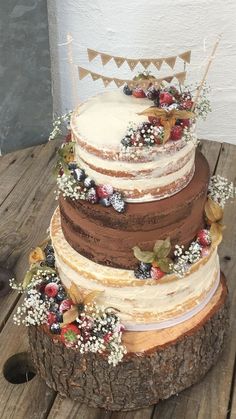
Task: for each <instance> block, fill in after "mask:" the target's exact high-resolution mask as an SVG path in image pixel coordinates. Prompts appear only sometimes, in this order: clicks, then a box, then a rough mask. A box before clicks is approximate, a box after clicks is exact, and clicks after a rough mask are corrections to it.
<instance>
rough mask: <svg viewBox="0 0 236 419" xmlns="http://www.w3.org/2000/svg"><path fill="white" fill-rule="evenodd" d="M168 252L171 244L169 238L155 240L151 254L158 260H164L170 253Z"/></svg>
mask: <svg viewBox="0 0 236 419" xmlns="http://www.w3.org/2000/svg"><path fill="white" fill-rule="evenodd" d="M170 250H171V243H170V238H169V237H167V239H165V240H157V241H156V243H155V245H154V248H153V252H154V253H155V256H156V258H158V259H162V258H166V257H167V256H168V254H169V253H170Z"/></svg>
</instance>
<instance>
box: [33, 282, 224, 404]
mask: <svg viewBox="0 0 236 419" xmlns="http://www.w3.org/2000/svg"><path fill="white" fill-rule="evenodd" d="M227 294H228V292H227V286H226V281H225V278H224V276H223V274H221V282H220V285H219V287H218V289H217V291H216V293H215V294H214V296H213V298H212V300H211V301H210V303H208V305H207V306H206V307H205V308H204V309H203V310H202V311H201V312H200V313H198V314H197V315H195V316H194V317H192V318H191V319H190V320H188V321H186V322H184V323H181V324H179V325H177V326H175V327H171V328H168V329H164V330H158V331H151V332H125V333H124V335H123V336H124V339H123V341H124V344H125V345H126V347H127V350H128V353H127V355H126V356H125V357H124V358H123V360H122V362H120V363H119V364H118V365H117V366H116V367H113V366H111V365H109V364H108V362H107V359H106V358H105V356H102V355H98V354H92V353H87V354H83V355H82V354H80V353H79V352H78V350H77V351H76V350H74V349H71V348H67V347H66V346H64V345H63V343H61V342H60V341H55V340H53V339H52V338H51V336H50V335H48V334H47V333H45V331H44V330H43V328H42V327H30V328H29V340H30V348H31V352H32V357H33V361H34V364H35V367H36V370H37V372H38V374H39V375H40V376H41V377H42V378H43V379H44V380H45V381H46V383H47V384H48V385H49V387H52V388H53V389H54V390H56V391H58V392H59V393H60V394H61V395H63V396H66V397H70V398H71V399H75V400H78V401H79V402H84V403H86V404H87V405H89V406H92V407H100V408H105V409H108V410H132V409H138V408H143V407H146V406H148V405H152V404H155V403H157V402H158V401H159V400H162V399H167V398H168V397H170V396H172V395H174V394H176V393H179V392H180V391H182V390H184V389H186V388H187V387H189V386H191V385H192V384H194V383H196V382H197V381H199V380H200V379H201V378H202V377H203V376H204V374H206V372H207V371H208V370H209V369H210V368H211V367H212V366H213V365H214V364H215V362H216V360H217V358H218V356H219V354H220V353H221V351H222V349H223V343H224V339H225V335H226V331H227V329H228V323H229V320H228V298H227Z"/></svg>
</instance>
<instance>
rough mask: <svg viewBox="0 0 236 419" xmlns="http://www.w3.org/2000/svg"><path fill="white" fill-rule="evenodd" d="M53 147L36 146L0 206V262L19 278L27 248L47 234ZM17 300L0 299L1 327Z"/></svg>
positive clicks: (13, 297) (13, 296)
mask: <svg viewBox="0 0 236 419" xmlns="http://www.w3.org/2000/svg"><path fill="white" fill-rule="evenodd" d="M55 147H56V143H49V144H47V145H45V146H39V148H38V147H36V148H35V152H34V154H35V156H36V158H35V160H34V163H33V164H29V166H28V167H29V170H28V171H27V170H26V172H25V173H24V174H23V175H22V177H21V179H20V180H19V182H18V184H17V186H16V187H15V188H14V189H13V190H12V192H11V194H10V195H9V196H8V197H7V198H6V199H5V201H4V202H3V204H2V205H1V207H0V219H1V225H0V237H1V241H0V263H1V265H2V266H5V267H8V268H11V269H13V270H14V272H15V275H16V278H17V279H18V280H21V279H22V277H23V275H24V273H25V270H26V267H27V258H28V253H29V250H30V248H31V247H33V246H35V245H36V244H37V243H39V242H40V241H41V240H42V239H43V238H44V237H45V236H46V230H47V228H48V225H49V222H50V218H51V215H52V212H53V210H54V208H55V206H56V202H55V199H54V189H55V180H54V178H53V176H52V174H51V171H52V167H53V165H54V161H55ZM38 149H39V153H38V152H37V150H38ZM28 163H29V162H28ZM18 299H19V297H18V295H17V294H16V293H15V292H11V293H10V294H9V295H8V296H6V297H4V298H2V301H1V311H0V328H1V326H2V325H3V324H4V323H5V321H6V319H7V317H8V316H9V314H10V313H11V311H12V307H13V306H14V304H15V303H16V302H17V300H18Z"/></svg>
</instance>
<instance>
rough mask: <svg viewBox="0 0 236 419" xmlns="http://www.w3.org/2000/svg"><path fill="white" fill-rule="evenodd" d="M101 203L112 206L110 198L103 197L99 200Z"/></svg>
mask: <svg viewBox="0 0 236 419" xmlns="http://www.w3.org/2000/svg"><path fill="white" fill-rule="evenodd" d="M99 204H101V205H102V206H103V207H110V206H111V201H110V198H101V199H100V200H99Z"/></svg>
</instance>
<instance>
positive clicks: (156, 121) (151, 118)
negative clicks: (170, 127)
mask: <svg viewBox="0 0 236 419" xmlns="http://www.w3.org/2000/svg"><path fill="white" fill-rule="evenodd" d="M148 120H149V122H151V124H152V125H159V122H160V119H159V118H157V117H156V116H148Z"/></svg>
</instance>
